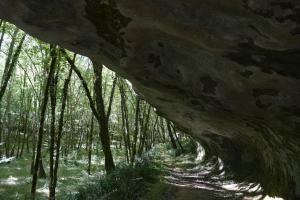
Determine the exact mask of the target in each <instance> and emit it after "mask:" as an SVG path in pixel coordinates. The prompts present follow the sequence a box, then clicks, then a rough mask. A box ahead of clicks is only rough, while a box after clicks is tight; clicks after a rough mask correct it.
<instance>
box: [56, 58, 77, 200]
mask: <svg viewBox="0 0 300 200" xmlns="http://www.w3.org/2000/svg"><path fill="white" fill-rule="evenodd" d="M73 60H75V55H74V59H73ZM72 71H73V70H72V68H70V71H69V74H68V77H67V79H66V80H65V83H64V87H63V96H62V100H61V102H62V106H61V111H60V116H59V122H58V130H57V140H56V149H55V152H56V157H55V166H54V172H53V182H52V183H53V187H52V189H53V190H54V191H52V194H54V199H55V189H56V185H57V172H58V166H59V157H60V146H61V137H62V132H63V126H64V113H65V109H66V103H67V97H68V88H69V84H70V81H71V77H72Z"/></svg>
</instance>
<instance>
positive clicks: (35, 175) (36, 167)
mask: <svg viewBox="0 0 300 200" xmlns="http://www.w3.org/2000/svg"><path fill="white" fill-rule="evenodd" d="M55 51H56V48H55V47H51V55H52V60H51V64H50V71H49V74H48V78H47V83H46V87H45V91H44V98H43V102H42V107H41V118H40V125H39V132H38V142H37V149H36V157H35V164H34V171H33V176H32V187H31V194H32V199H35V192H36V185H37V178H38V170H39V167H40V164H41V162H40V161H41V153H42V152H41V150H42V142H43V132H44V123H45V116H46V109H47V104H48V97H49V88H50V85H51V80H52V79H53V76H54V72H55V66H56V56H55Z"/></svg>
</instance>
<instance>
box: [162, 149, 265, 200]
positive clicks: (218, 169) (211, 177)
mask: <svg viewBox="0 0 300 200" xmlns="http://www.w3.org/2000/svg"><path fill="white" fill-rule="evenodd" d="M199 146H200V145H199V144H198V148H197V150H198V154H196V155H192V154H186V155H181V156H177V157H173V156H171V157H170V155H168V154H164V159H163V160H165V162H166V163H165V166H166V167H167V168H168V174H167V175H166V176H164V180H165V183H166V184H168V185H171V186H172V187H175V188H180V191H181V192H182V191H183V190H187V191H189V190H191V191H193V193H195V192H196V191H197V190H199V191H198V192H199V193H203V192H204V191H205V193H209V194H211V195H213V196H214V197H215V198H220V199H222V197H223V198H225V197H228V198H244V199H261V198H263V196H262V195H261V193H262V188H261V186H260V185H259V184H256V183H246V182H241V183H239V182H235V181H233V180H230V179H228V178H226V171H225V170H224V164H223V162H222V160H221V159H220V158H215V159H212V160H211V161H209V162H206V163H204V162H203V159H204V156H205V152H204V150H203V149H202V148H201V147H199ZM199 151H200V152H199ZM194 195H196V194H194Z"/></svg>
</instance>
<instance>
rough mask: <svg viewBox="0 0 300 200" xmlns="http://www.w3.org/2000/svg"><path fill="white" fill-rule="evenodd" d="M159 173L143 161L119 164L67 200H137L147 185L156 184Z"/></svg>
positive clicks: (81, 187)
mask: <svg viewBox="0 0 300 200" xmlns="http://www.w3.org/2000/svg"><path fill="white" fill-rule="evenodd" d="M159 173H160V170H158V169H157V168H156V167H155V166H154V164H153V163H152V162H150V161H149V160H145V161H142V162H137V163H136V164H135V165H133V166H132V165H126V164H120V165H118V166H117V167H116V169H115V170H114V171H113V172H112V173H110V174H108V175H106V176H102V177H100V178H99V179H98V180H96V181H95V182H93V183H89V184H87V185H83V186H80V187H79V188H78V189H77V193H75V194H70V195H68V196H67V198H66V199H68V200H83V199H84V200H98V199H99V200H102V199H103V200H114V199H116V200H118V199H122V200H123V199H124V200H126V199H128V200H129V199H130V200H134V199H138V198H139V197H140V196H142V195H143V194H144V193H145V192H146V191H147V184H148V183H153V182H156V180H157V177H158V175H159Z"/></svg>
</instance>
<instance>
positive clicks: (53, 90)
mask: <svg viewBox="0 0 300 200" xmlns="http://www.w3.org/2000/svg"><path fill="white" fill-rule="evenodd" d="M56 56H57V55H53V57H56ZM57 73H58V72H57ZM56 76H58V75H56ZM56 81H57V79H56V77H54V76H53V77H52V79H51V83H50V87H49V89H50V105H51V125H50V126H51V127H50V145H49V157H50V159H49V165H50V175H49V177H50V181H49V199H50V200H55V187H54V186H55V184H54V148H55V137H56V135H55V120H56V119H55V109H56Z"/></svg>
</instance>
